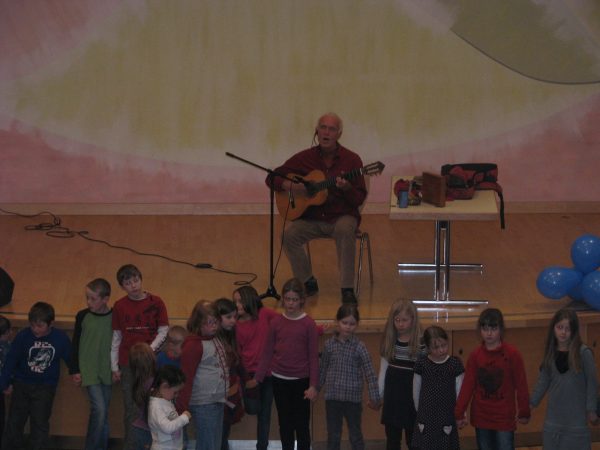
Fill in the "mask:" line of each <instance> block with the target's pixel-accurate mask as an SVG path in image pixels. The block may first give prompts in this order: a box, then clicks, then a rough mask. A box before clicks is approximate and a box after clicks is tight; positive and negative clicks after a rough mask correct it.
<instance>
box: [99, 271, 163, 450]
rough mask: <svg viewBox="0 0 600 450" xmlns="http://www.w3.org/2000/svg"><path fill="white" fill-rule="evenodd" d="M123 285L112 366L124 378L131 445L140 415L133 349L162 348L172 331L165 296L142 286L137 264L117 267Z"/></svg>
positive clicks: (127, 444)
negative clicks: (144, 346)
mask: <svg viewBox="0 0 600 450" xmlns="http://www.w3.org/2000/svg"><path fill="white" fill-rule="evenodd" d="M117 281H118V282H119V286H121V288H123V290H124V291H125V292H126V293H127V295H126V296H125V297H122V298H121V299H119V300H117V301H116V302H115V305H114V307H113V314H112V328H113V335H112V348H111V369H112V373H113V381H114V382H119V381H120V382H121V390H122V391H123V414H124V418H123V419H124V429H125V445H124V447H125V448H126V449H127V448H130V443H131V440H130V437H129V430H130V429H131V423H132V422H133V420H135V417H136V407H135V405H134V402H133V398H132V395H131V391H132V383H133V380H132V376H131V370H130V368H129V364H128V360H129V349H130V348H131V347H132V346H133V345H134V344H136V343H138V342H145V343H146V344H148V345H150V347H151V348H152V351H154V352H158V350H159V349H160V348H161V346H162V345H163V343H164V341H165V339H166V337H167V333H168V331H169V319H168V316H167V308H166V306H165V304H164V302H163V301H162V299H161V298H160V297H158V296H156V295H154V294H151V293H149V292H146V291H145V290H144V289H143V287H142V273H141V272H140V270H139V269H138V268H137V267H136V266H134V265H133V264H126V265H124V266H122V267H121V268H119V270H118V271H117Z"/></svg>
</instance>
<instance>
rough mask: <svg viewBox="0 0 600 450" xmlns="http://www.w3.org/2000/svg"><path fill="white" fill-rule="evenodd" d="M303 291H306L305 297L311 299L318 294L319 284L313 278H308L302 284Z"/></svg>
mask: <svg viewBox="0 0 600 450" xmlns="http://www.w3.org/2000/svg"><path fill="white" fill-rule="evenodd" d="M304 290H305V291H306V296H307V297H311V296H313V295H315V294H316V293H318V292H319V284H318V283H317V279H316V278H315V277H310V278H309V279H308V280H306V282H305V283H304Z"/></svg>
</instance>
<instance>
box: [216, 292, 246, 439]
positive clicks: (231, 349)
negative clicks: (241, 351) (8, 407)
mask: <svg viewBox="0 0 600 450" xmlns="http://www.w3.org/2000/svg"><path fill="white" fill-rule="evenodd" d="M215 308H217V313H218V314H219V317H220V318H221V326H220V327H219V331H218V332H217V335H218V337H219V339H221V342H222V343H223V345H224V346H225V351H226V352H227V364H228V366H229V390H228V392H227V401H226V402H225V408H224V412H223V432H222V435H221V450H229V432H230V431H231V425H233V424H236V423H238V422H239V421H240V420H242V417H244V407H243V405H242V389H241V386H240V384H241V379H242V377H241V375H242V371H243V369H242V366H241V364H240V358H239V356H238V353H237V348H236V341H235V324H236V321H237V307H236V305H235V303H234V302H233V301H231V300H229V299H228V298H219V299H217V300H215Z"/></svg>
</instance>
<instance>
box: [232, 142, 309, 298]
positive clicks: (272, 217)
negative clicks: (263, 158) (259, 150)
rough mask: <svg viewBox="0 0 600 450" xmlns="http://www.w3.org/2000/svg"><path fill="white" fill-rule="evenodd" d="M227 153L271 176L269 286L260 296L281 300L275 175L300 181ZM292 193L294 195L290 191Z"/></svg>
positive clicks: (295, 181)
mask: <svg viewBox="0 0 600 450" xmlns="http://www.w3.org/2000/svg"><path fill="white" fill-rule="evenodd" d="M225 154H226V155H227V156H229V157H230V158H234V159H237V160H238V161H242V162H243V163H246V164H248V165H250V166H252V167H256V168H257V169H261V170H263V171H265V172H267V173H268V174H269V175H268V178H269V200H270V207H271V210H270V233H269V287H268V288H267V290H266V292H265V293H264V294H261V295H260V298H267V297H272V298H275V299H277V300H279V299H280V298H281V296H280V295H279V294H278V293H277V289H276V288H275V285H274V284H273V281H274V279H275V273H274V270H273V241H274V237H273V236H274V229H275V225H274V223H275V177H281V178H284V179H286V180H289V181H291V182H292V183H299V181H298V180H295V179H293V178H289V177H287V176H286V175H283V174H281V173H279V172H276V171H274V170H271V169H267V168H266V167H263V166H259V165H258V164H255V163H253V162H251V161H248V160H247V159H244V158H240V157H239V156H236V155H234V154H233V153H229V152H225ZM290 195H293V194H292V193H291V191H290ZM293 198H294V197H293V196H292V197H290V199H291V200H292V201H293Z"/></svg>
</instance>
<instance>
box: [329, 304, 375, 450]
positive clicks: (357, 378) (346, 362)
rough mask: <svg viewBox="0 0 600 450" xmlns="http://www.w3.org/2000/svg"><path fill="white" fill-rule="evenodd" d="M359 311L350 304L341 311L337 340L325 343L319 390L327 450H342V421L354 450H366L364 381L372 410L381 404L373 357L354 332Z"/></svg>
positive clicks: (337, 316)
mask: <svg viewBox="0 0 600 450" xmlns="http://www.w3.org/2000/svg"><path fill="white" fill-rule="evenodd" d="M359 320H360V319H359V314H358V308H357V307H356V305H354V304H351V303H345V304H343V305H342V306H340V307H339V309H338V311H337V314H336V321H337V330H336V331H335V336H334V337H333V338H331V339H328V340H327V342H325V348H324V349H323V354H322V357H321V366H320V370H319V389H322V388H323V387H325V409H326V416H327V450H339V449H340V441H341V438H342V421H343V419H344V418H346V422H347V424H348V433H349V435H350V444H351V445H352V449H353V450H364V448H365V443H364V439H363V434H362V430H361V415H362V394H363V380H365V379H366V380H367V385H368V387H369V406H370V407H371V408H374V409H376V408H377V407H378V406H379V403H380V397H379V389H378V385H377V377H376V376H375V370H374V369H373V363H372V361H371V356H370V355H369V352H368V351H367V348H366V347H365V344H363V342H362V341H360V340H359V339H358V338H357V337H356V335H355V334H354V332H355V331H356V327H357V326H358V322H359Z"/></svg>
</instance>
